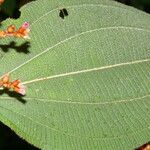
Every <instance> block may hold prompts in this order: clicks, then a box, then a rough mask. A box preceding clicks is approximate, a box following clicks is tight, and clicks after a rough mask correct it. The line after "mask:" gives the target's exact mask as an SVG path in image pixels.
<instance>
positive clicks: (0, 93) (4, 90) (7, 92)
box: [0, 89, 27, 104]
mask: <svg viewBox="0 0 150 150" xmlns="http://www.w3.org/2000/svg"><path fill="white" fill-rule="evenodd" d="M3 94H7V95H8V96H9V97H12V98H16V99H17V100H18V101H19V102H21V103H23V104H25V103H26V102H27V101H26V100H25V99H23V97H24V96H23V95H21V94H19V93H16V92H14V91H9V90H8V89H3V90H0V95H3Z"/></svg>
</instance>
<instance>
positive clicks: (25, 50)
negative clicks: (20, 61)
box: [0, 41, 30, 54]
mask: <svg viewBox="0 0 150 150" xmlns="http://www.w3.org/2000/svg"><path fill="white" fill-rule="evenodd" d="M16 44H17V43H16V42H14V41H11V42H10V43H9V44H0V48H1V49H2V51H3V52H5V53H6V52H8V51H9V49H15V50H16V52H18V53H25V54H28V53H30V51H29V48H30V42H24V43H22V44H21V45H19V46H17V45H16Z"/></svg>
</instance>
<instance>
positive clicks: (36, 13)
mask: <svg viewBox="0 0 150 150" xmlns="http://www.w3.org/2000/svg"><path fill="white" fill-rule="evenodd" d="M61 8H66V9H67V11H68V14H69V15H68V16H66V17H64V19H62V18H61V17H59V10H60V9H61ZM21 11H22V15H21V18H20V19H18V20H7V21H5V22H4V23H3V28H4V27H6V26H8V25H9V24H12V23H13V24H15V25H16V26H17V27H19V26H20V25H21V24H22V23H23V22H24V21H29V22H30V24H31V34H30V37H31V40H30V41H29V42H30V47H29V48H28V44H29V43H26V44H25V43H24V42H26V41H24V40H21V39H15V38H6V39H1V41H0V42H1V44H0V47H1V48H3V50H1V60H0V68H1V71H0V73H1V76H2V75H4V74H5V73H10V74H11V80H15V79H17V78H19V79H21V80H22V81H23V84H24V85H25V86H26V96H25V97H23V99H24V100H25V101H26V103H25V104H23V103H21V102H20V101H18V100H17V99H16V98H15V97H12V96H14V95H11V94H9V95H7V94H2V95H1V97H0V120H1V121H2V122H3V123H5V124H6V125H8V126H9V127H10V128H11V129H13V130H14V131H15V132H16V133H17V134H18V135H20V136H21V137H23V138H24V139H26V140H27V141H29V142H30V143H32V144H34V145H36V146H37V147H39V148H42V149H43V150H76V149H77V150H82V149H83V150H110V149H114V150H120V149H124V150H129V149H135V148H136V147H138V146H139V145H141V144H143V143H146V142H147V141H149V140H150V109H149V108H150V26H149V25H150V16H149V15H148V14H146V13H144V12H141V11H138V10H136V9H134V8H131V7H127V6H124V5H121V4H119V3H116V2H112V1H107V0H93V1H92V2H91V0H70V1H69V0H64V1H59V2H58V1H50V0H44V1H43V0H37V1H35V2H32V3H30V4H27V5H26V6H24V7H23V8H22V9H21ZM13 42H15V43H16V45H15V43H13ZM12 43H13V44H12ZM8 47H10V49H9V50H8V52H4V51H6V48H8ZM27 50H29V52H30V53H27V54H25V52H26V51H27Z"/></svg>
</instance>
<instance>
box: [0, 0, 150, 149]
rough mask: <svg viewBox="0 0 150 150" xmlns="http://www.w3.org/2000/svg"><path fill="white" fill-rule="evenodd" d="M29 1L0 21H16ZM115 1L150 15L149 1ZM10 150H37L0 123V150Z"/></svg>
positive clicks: (23, 0) (2, 15)
mask: <svg viewBox="0 0 150 150" xmlns="http://www.w3.org/2000/svg"><path fill="white" fill-rule="evenodd" d="M7 1H8V3H9V2H12V1H13V0H10V1H9V0H7ZM14 1H15V0H14ZM30 1H33V0H20V1H19V0H16V3H15V5H14V6H13V8H12V9H9V10H10V11H9V12H8V13H7V10H6V9H4V10H3V11H1V12H0V20H4V19H6V18H7V17H11V18H16V19H17V18H18V17H20V15H21V13H20V11H19V8H20V7H21V6H23V5H25V4H26V3H27V2H30ZM116 1H118V2H121V3H124V4H126V5H130V6H133V7H136V8H138V9H141V10H143V11H145V12H147V13H150V0H116ZM9 6H10V5H9ZM9 8H10V7H9ZM143 144H144V143H143ZM10 149H12V150H39V149H38V148H36V147H34V146H33V145H30V144H29V143H27V142H26V141H25V140H23V139H21V138H20V137H19V136H17V135H16V134H15V133H14V132H13V131H12V130H11V129H9V128H8V127H7V126H5V125H4V124H2V123H0V150H10Z"/></svg>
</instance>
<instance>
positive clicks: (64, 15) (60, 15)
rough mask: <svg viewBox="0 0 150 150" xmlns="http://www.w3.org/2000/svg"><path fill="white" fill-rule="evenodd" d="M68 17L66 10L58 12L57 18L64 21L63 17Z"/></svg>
mask: <svg viewBox="0 0 150 150" xmlns="http://www.w3.org/2000/svg"><path fill="white" fill-rule="evenodd" d="M66 16H68V11H67V9H66V8H63V9H61V10H60V12H59V17H61V18H62V19H64V17H66Z"/></svg>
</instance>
